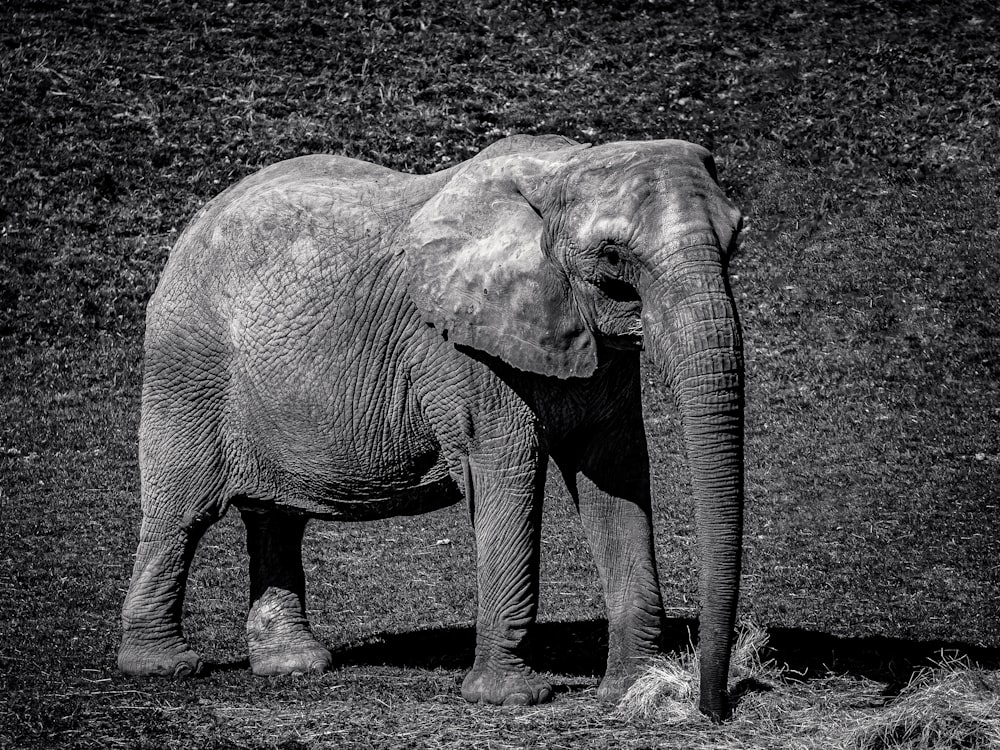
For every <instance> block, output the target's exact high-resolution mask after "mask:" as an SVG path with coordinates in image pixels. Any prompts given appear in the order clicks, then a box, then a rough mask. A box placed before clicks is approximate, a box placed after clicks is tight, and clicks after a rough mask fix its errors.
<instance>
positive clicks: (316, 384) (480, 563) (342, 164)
mask: <svg viewBox="0 0 1000 750" xmlns="http://www.w3.org/2000/svg"><path fill="white" fill-rule="evenodd" d="M739 223H740V214H739V212H738V211H737V210H736V209H735V208H734V207H733V206H732V205H731V204H730V203H729V202H728V201H727V200H726V198H725V197H724V196H723V195H722V193H721V191H720V190H719V188H718V186H717V185H716V183H715V180H714V167H713V163H712V159H711V156H710V155H709V154H708V152H707V151H705V150H704V149H702V148H699V147H698V146H694V145H692V144H689V143H685V142H682V141H654V142H626V143H612V144H608V145H604V146H597V147H589V146H586V145H580V144H575V143H574V142H572V141H569V140H567V139H565V138H561V137H558V136H543V137H529V136H514V137H511V138H507V139H505V140H503V141H500V142H499V143H496V144H494V145H492V146H490V147H489V148H487V149H486V150H485V151H483V152H482V153H480V154H479V155H478V156H476V157H475V158H473V159H471V160H469V161H467V162H465V163H463V164H460V165H458V166H456V167H454V168H452V169H448V170H446V171H443V172H438V173H436V174H431V175H424V176H415V175H409V174H401V173H399V172H395V171H392V170H389V169H385V168H383V167H379V166H374V165H372V164H367V163H364V162H360V161H355V160H352V159H347V158H343V157H338V156H307V157H302V158H298V159H292V160H290V161H285V162H282V163H280V164H276V165H274V166H272V167H269V168H267V169H264V170H262V171H260V172H258V173H257V174H255V175H253V176H251V177H248V178H247V179H245V180H243V181H242V182H241V183H239V184H238V185H236V186H234V187H233V188H231V189H229V190H227V191H226V192H225V193H223V194H222V195H220V196H219V197H218V198H216V199H215V200H213V201H212V202H210V203H209V204H208V205H207V206H206V207H205V208H204V209H202V211H201V212H200V213H199V214H198V216H197V217H196V218H195V220H194V221H193V222H192V224H191V225H190V226H189V227H188V228H187V230H186V231H185V232H184V234H183V235H182V236H181V238H180V240H179V241H178V242H177V245H176V247H174V249H173V251H172V253H171V255H170V259H169V262H168V264H167V267H166V269H165V271H164V274H163V277H162V279H161V281H160V284H159V287H158V288H157V290H156V293H155V294H154V296H153V298H152V300H151V301H150V304H149V309H148V314H147V321H146V341H145V354H146V356H145V374H144V381H143V390H142V422H141V427H140V433H139V459H140V467H141V475H142V513H143V517H142V527H141V531H140V538H139V546H138V552H137V554H136V561H135V570H134V573H133V576H132V582H131V586H130V588H129V591H128V595H127V598H126V600H125V604H124V608H123V611H122V624H123V627H124V635H123V638H122V643H121V649H120V651H119V655H118V664H119V666H120V668H121V669H122V670H123V671H125V672H127V673H130V674H164V675H184V674H188V673H193V672H196V671H197V670H198V669H199V667H200V660H199V657H198V655H197V654H195V653H194V652H192V651H191V649H190V648H189V647H188V645H187V643H186V641H185V640H184V636H183V634H182V630H181V606H182V600H183V597H184V589H185V582H186V580H187V574H188V568H189V565H190V563H191V559H192V557H193V555H194V552H195V547H196V545H197V544H198V540H199V539H200V537H201V536H202V534H203V533H204V531H205V530H206V528H207V527H208V526H209V525H211V524H212V523H213V522H214V521H216V520H218V519H219V518H220V517H221V516H222V515H223V514H224V513H225V512H226V510H227V509H228V507H229V506H230V504H234V505H236V507H238V508H239V509H240V511H241V513H242V515H243V518H244V521H245V522H246V527H247V544H248V549H249V555H250V586H251V592H250V600H251V605H250V612H249V616H248V619H247V638H248V641H249V652H250V663H251V665H252V668H253V671H254V672H256V673H259V674H280V673H290V672H304V671H321V670H325V669H327V668H328V667H329V666H330V663H331V655H330V652H329V651H328V650H327V649H326V648H324V647H323V646H322V645H321V644H320V643H319V642H318V641H317V640H316V638H315V637H314V636H313V634H312V632H311V630H310V627H309V623H308V621H307V620H306V614H305V609H304V598H305V583H304V576H303V570H302V562H301V541H302V533H303V529H304V527H305V524H306V519H307V518H311V517H319V518H328V519H337V520H361V519H373V518H382V517H385V516H390V515H397V514H412V513H420V512H424V511H428V510H432V509H434V508H439V507H442V506H445V505H448V504H451V503H456V502H459V501H461V499H462V498H463V496H464V498H465V501H466V502H467V503H468V505H469V508H470V513H471V516H472V521H473V524H474V528H475V537H476V548H477V570H478V588H479V616H478V621H477V626H476V659H475V663H474V665H473V667H472V670H471V671H470V672H469V674H468V676H467V677H466V678H465V681H464V683H463V686H462V695H463V696H464V697H465V698H466V699H468V700H470V701H481V702H486V703H507V704H518V703H521V704H528V703H537V702H541V701H545V700H548V699H549V698H550V697H551V696H552V688H551V686H550V685H548V684H547V683H546V682H545V681H544V680H543V679H542V678H541V677H540V676H539V675H538V674H536V673H535V672H534V671H532V669H531V667H530V666H529V665H528V664H527V663H526V661H525V656H526V655H525V652H526V645H527V637H528V635H529V633H530V631H531V628H532V624H533V622H534V620H535V612H536V608H537V598H538V564H539V560H538V558H539V525H540V518H541V504H542V495H543V487H544V484H545V470H546V465H547V460H548V457H549V456H551V457H552V458H553V459H554V461H555V463H556V465H557V466H558V467H559V469H560V470H561V472H562V474H563V477H564V478H565V480H566V484H567V486H568V487H569V491H570V493H571V494H572V496H573V499H574V500H575V502H576V504H577V506H578V508H579V513H580V518H581V519H582V522H583V525H584V528H585V530H586V534H587V537H588V539H589V541H590V544H591V547H592V549H593V554H594V558H595V560H596V562H597V566H598V568H599V571H600V576H601V581H602V583H603V587H604V593H605V598H606V602H607V613H608V626H609V630H610V647H609V654H608V665H607V672H606V675H605V677H604V680H603V682H602V683H601V687H600V694H601V696H602V697H604V698H606V699H617V698H618V697H620V696H621V695H622V693H623V692H624V690H625V689H626V688H627V687H628V686H629V685H630V684H631V683H632V681H634V679H635V678H636V676H637V675H638V673H639V672H640V671H641V670H642V668H643V667H644V666H645V665H646V662H647V661H648V660H649V658H650V657H652V656H654V655H655V654H657V653H658V640H659V637H660V634H661V627H662V620H663V607H662V603H661V600H660V587H659V583H658V581H657V573H656V565H655V562H654V559H653V540H652V536H651V528H650V489H649V457H648V454H647V449H646V436H645V432H644V429H643V423H642V415H641V407H640V392H639V350H640V348H642V347H643V346H644V347H645V348H646V349H647V350H648V351H649V352H650V353H651V355H652V357H653V359H654V360H655V362H656V363H657V364H658V365H659V367H660V369H661V370H662V372H663V374H664V377H665V378H666V381H667V383H668V384H669V386H670V387H671V388H672V389H673V392H674V395H675V397H676V400H677V404H678V406H679V410H680V414H681V416H682V422H683V425H684V439H685V443H686V448H687V455H688V459H689V462H690V468H691V472H692V478H693V482H692V488H693V493H694V496H695V502H696V509H697V530H698V535H699V545H700V547H699V549H700V561H701V572H700V596H701V603H702V606H701V618H700V629H701V630H700V649H701V670H702V673H701V689H702V695H701V708H702V710H703V711H704V712H705V713H707V714H709V715H710V716H712V717H713V718H715V719H721V718H723V717H724V716H725V715H726V713H727V711H728V706H727V701H726V676H727V671H728V663H729V652H730V647H731V638H732V632H733V623H734V613H735V609H736V602H737V594H738V589H739V575H740V551H741V527H742V499H743V367H742V354H741V341H740V330H739V325H738V323H737V317H736V311H735V309H734V305H733V299H732V295H731V293H730V291H729V287H728V282H727V277H726V270H725V269H726V262H727V257H728V254H729V252H730V251H731V249H732V247H733V245H734V242H735V236H736V234H737V231H738V228H739Z"/></svg>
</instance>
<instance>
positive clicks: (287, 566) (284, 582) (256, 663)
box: [243, 510, 332, 675]
mask: <svg viewBox="0 0 1000 750" xmlns="http://www.w3.org/2000/svg"><path fill="white" fill-rule="evenodd" d="M243 522H244V524H245V525H246V529H247V551H248V552H249V555H250V613H249V615H248V616H247V645H248V647H249V650H250V666H251V668H252V669H253V671H254V673H255V674H264V675H275V674H293V673H298V672H303V673H305V672H325V671H326V670H327V669H329V668H330V663H331V661H332V658H331V656H330V652H329V651H328V650H327V649H326V648H325V647H324V646H323V645H322V644H321V643H320V642H319V641H318V640H316V637H315V636H314V635H313V633H312V629H311V628H310V627H309V621H308V619H307V618H306V610H305V573H304V572H303V570H302V535H303V533H304V532H305V527H306V519H305V518H302V517H298V516H292V515H288V514H285V513H280V512H277V511H253V510H245V511H243Z"/></svg>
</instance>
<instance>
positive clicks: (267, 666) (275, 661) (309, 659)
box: [250, 635, 333, 675]
mask: <svg viewBox="0 0 1000 750" xmlns="http://www.w3.org/2000/svg"><path fill="white" fill-rule="evenodd" d="M332 664H333V656H332V655H331V654H330V651H329V650H328V649H327V648H326V647H325V646H323V645H322V644H321V643H320V642H319V641H317V640H316V639H315V638H313V637H312V636H311V635H310V636H309V637H308V638H302V639H300V640H298V641H297V642H295V643H290V644H289V643H285V644H277V645H275V644H272V645H271V646H270V647H268V648H261V647H260V645H259V644H258V645H256V646H251V648H250V668H251V669H252V670H253V673H254V674H258V675H283V674H322V673H323V672H326V671H328V670H329V669H330V666H331V665H332Z"/></svg>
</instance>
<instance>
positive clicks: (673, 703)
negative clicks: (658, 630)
mask: <svg viewBox="0 0 1000 750" xmlns="http://www.w3.org/2000/svg"><path fill="white" fill-rule="evenodd" d="M766 645H767V633H766V632H765V631H764V630H762V629H761V628H759V627H756V626H754V625H747V626H744V627H743V628H742V629H741V630H740V634H739V639H738V642H737V645H736V647H735V648H734V651H733V661H732V667H731V681H732V687H731V690H730V693H731V698H732V700H733V701H734V704H735V712H734V716H733V719H732V721H731V722H730V723H729V724H727V725H726V726H725V727H723V728H721V729H719V730H716V731H711V730H710V729H709V728H708V726H707V720H706V719H705V718H704V717H702V716H701V715H700V714H699V713H698V710H697V696H698V656H697V652H695V651H694V650H691V649H689V650H687V651H684V652H682V653H680V654H675V655H673V656H671V657H664V658H663V659H661V660H659V661H658V662H657V663H655V664H653V665H652V666H651V667H650V668H649V670H648V671H647V672H646V674H645V675H643V676H642V677H641V678H640V679H639V680H638V681H637V682H636V683H635V685H633V686H632V688H631V689H630V690H629V691H628V693H627V694H626V695H625V697H624V698H623V699H622V701H621V703H620V704H619V706H618V710H617V716H618V717H619V718H621V719H622V720H624V721H626V722H630V723H633V724H641V725H651V726H657V727H661V728H664V730H665V733H666V734H669V735H670V736H671V737H674V738H678V737H679V736H683V737H684V740H683V741H684V743H686V744H684V745H683V746H685V747H689V748H692V749H701V748H705V749H707V748H731V747H747V746H750V747H766V748H780V747H796V748H806V747H808V748H851V749H852V750H917V749H924V748H973V749H975V750H980V749H981V750H987V749H988V748H998V747H1000V672H998V671H990V670H983V669H979V668H976V667H975V666H973V665H972V664H970V662H969V661H968V660H964V659H955V660H950V661H943V662H942V663H941V664H939V665H938V666H937V667H936V668H933V669H924V670H921V671H918V672H917V673H916V674H915V675H914V677H913V679H912V680H911V681H910V683H909V684H908V685H907V686H906V688H905V689H904V690H902V691H901V692H900V693H899V694H898V695H897V696H895V697H892V696H887V695H886V693H885V686H884V685H883V684H881V683H878V682H875V681H873V680H867V679H858V678H851V677H846V676H838V675H827V676H824V677H821V678H818V679H812V680H808V681H803V680H800V679H796V676H795V675H793V674H790V673H789V672H788V670H787V669H786V668H783V667H781V666H779V665H776V664H774V663H772V662H767V661H764V660H762V656H761V654H762V652H763V650H764V649H765V647H766ZM672 741H673V740H672ZM678 746H682V745H678Z"/></svg>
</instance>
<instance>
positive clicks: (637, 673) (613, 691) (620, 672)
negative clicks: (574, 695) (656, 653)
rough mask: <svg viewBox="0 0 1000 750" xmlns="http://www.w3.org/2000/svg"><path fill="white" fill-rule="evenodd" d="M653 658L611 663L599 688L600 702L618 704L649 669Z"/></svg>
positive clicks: (637, 658) (647, 657)
mask: <svg viewBox="0 0 1000 750" xmlns="http://www.w3.org/2000/svg"><path fill="white" fill-rule="evenodd" d="M651 662H652V657H651V656H646V655H644V656H641V657H636V658H633V659H628V660H621V661H616V662H614V663H609V664H608V667H607V669H606V670H605V672H604V679H602V680H601V684H600V686H599V687H598V688H597V698H598V700H601V701H604V702H606V703H617V702H618V701H620V700H621V699H622V698H623V697H624V696H625V693H627V692H628V689H629V688H630V687H632V685H633V684H634V683H635V681H636V680H638V679H639V678H640V677H641V676H642V674H643V673H644V672H645V671H646V669H647V668H648V667H649V665H650V663H651Z"/></svg>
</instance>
